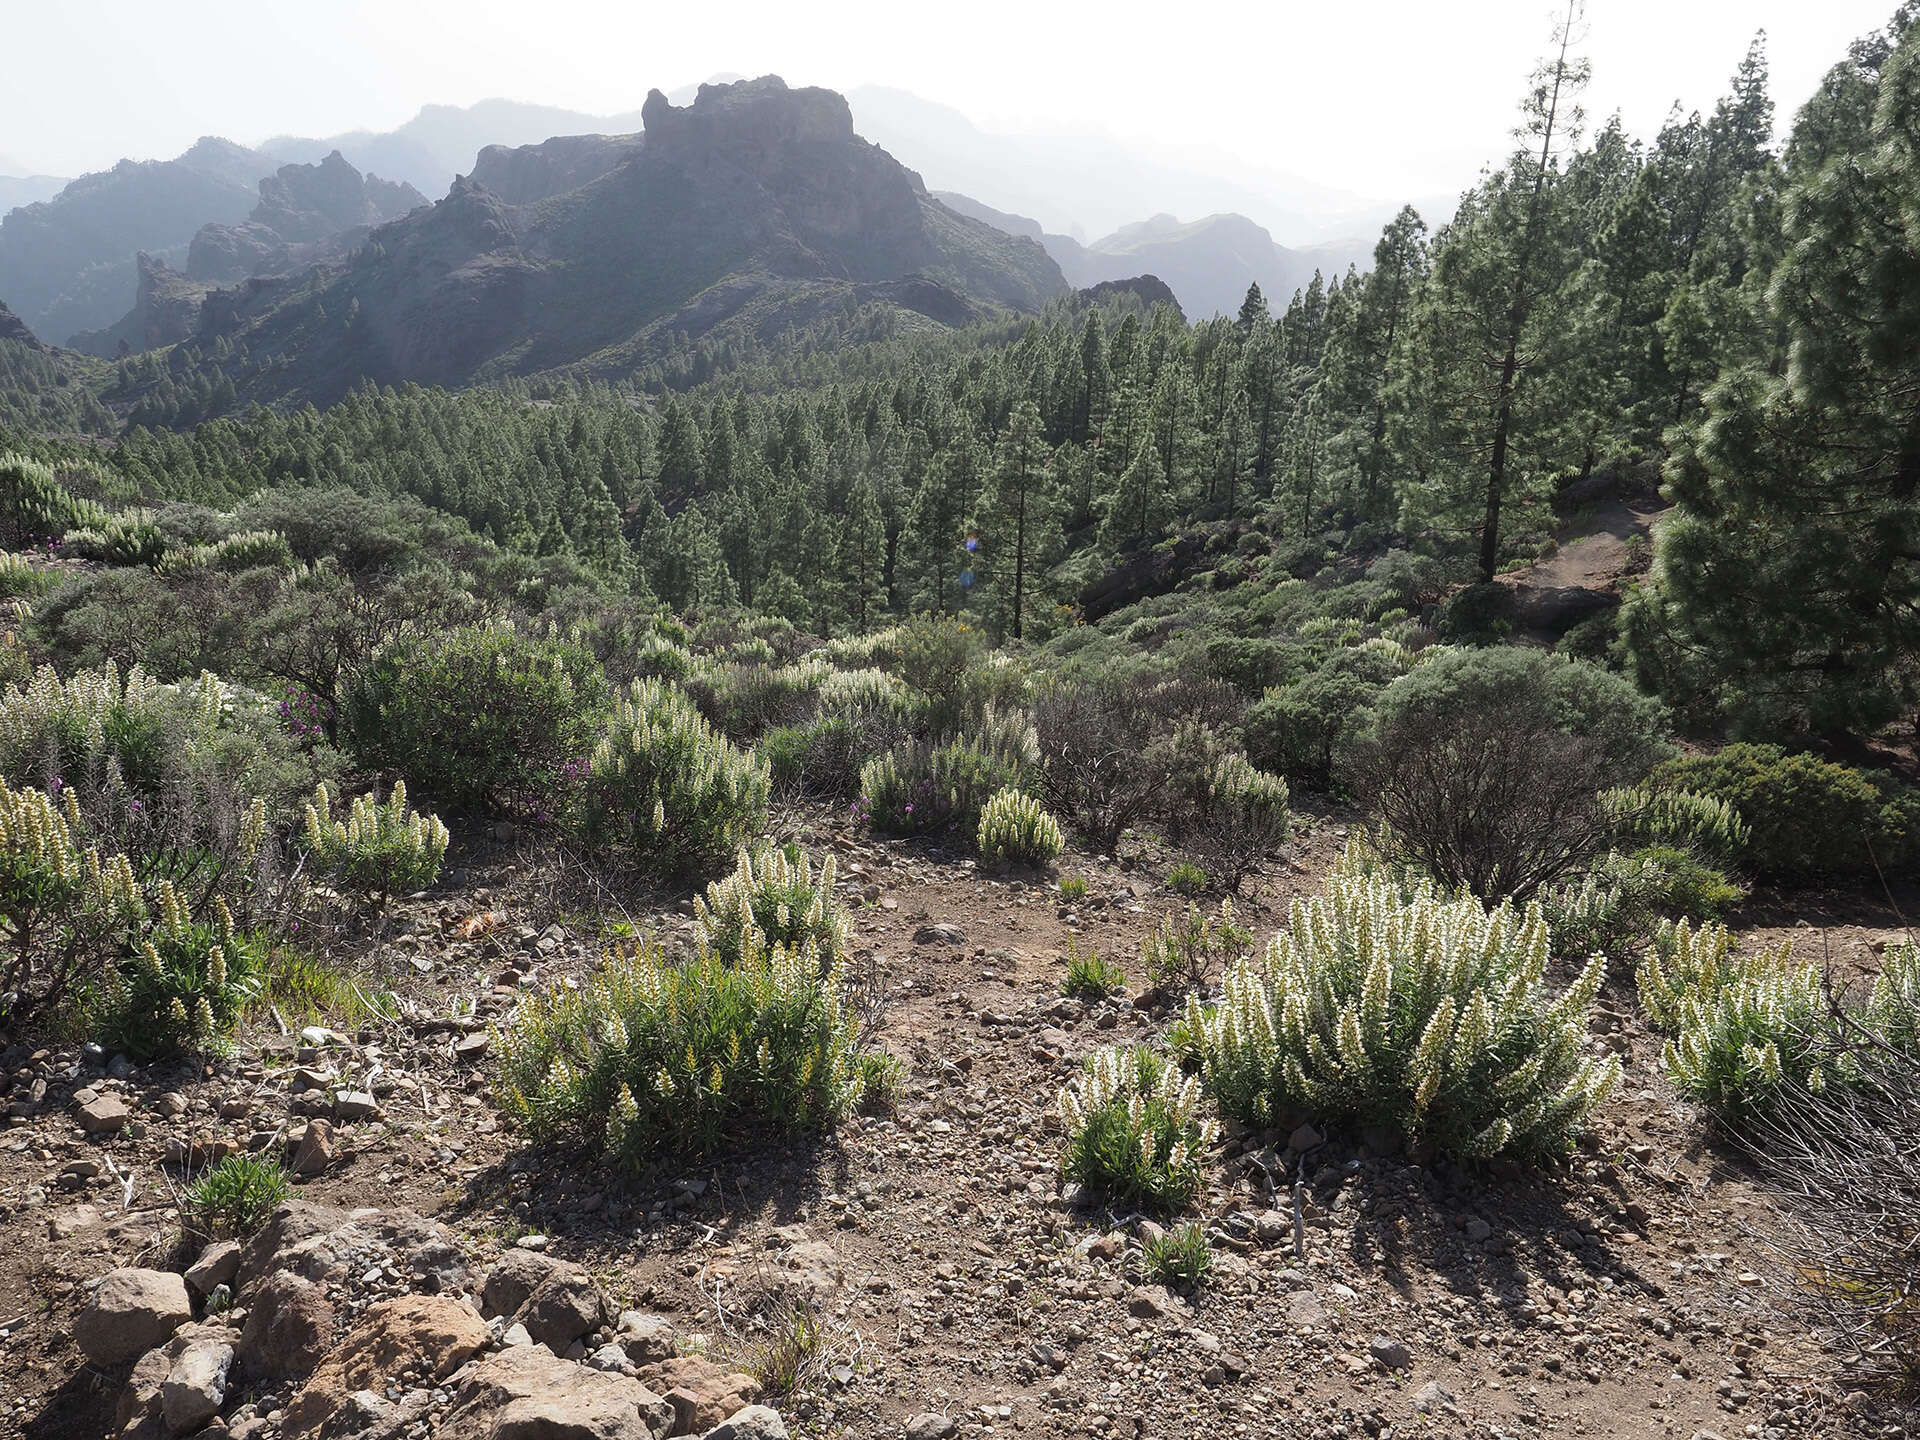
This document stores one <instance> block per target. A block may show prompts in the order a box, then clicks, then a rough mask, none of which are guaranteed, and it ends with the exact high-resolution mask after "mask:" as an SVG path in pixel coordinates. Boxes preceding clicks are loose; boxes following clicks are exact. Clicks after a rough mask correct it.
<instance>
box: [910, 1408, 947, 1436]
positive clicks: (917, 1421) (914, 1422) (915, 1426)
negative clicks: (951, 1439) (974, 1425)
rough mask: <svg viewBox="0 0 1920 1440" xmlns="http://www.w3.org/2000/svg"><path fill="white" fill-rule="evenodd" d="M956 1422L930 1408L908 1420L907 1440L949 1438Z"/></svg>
mask: <svg viewBox="0 0 1920 1440" xmlns="http://www.w3.org/2000/svg"><path fill="white" fill-rule="evenodd" d="M953 1431H954V1424H953V1421H951V1420H949V1419H948V1418H947V1417H946V1416H945V1415H942V1414H940V1413H939V1412H938V1411H936V1410H928V1411H924V1412H923V1413H921V1414H919V1415H916V1416H914V1417H913V1418H912V1419H911V1420H909V1421H907V1440H947V1437H948V1436H949V1435H951V1434H953Z"/></svg>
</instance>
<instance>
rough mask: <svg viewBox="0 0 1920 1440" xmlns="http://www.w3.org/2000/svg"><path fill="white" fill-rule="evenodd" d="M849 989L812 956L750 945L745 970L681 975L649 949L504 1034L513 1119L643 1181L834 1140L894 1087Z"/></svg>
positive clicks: (753, 934)
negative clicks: (659, 1170) (763, 1148)
mask: <svg viewBox="0 0 1920 1440" xmlns="http://www.w3.org/2000/svg"><path fill="white" fill-rule="evenodd" d="M844 986H845V967H844V963H843V962H834V963H829V964H826V965H822V964H821V956H820V954H819V952H818V951H817V950H816V949H815V947H814V946H813V944H812V943H811V942H810V941H809V942H807V943H804V944H802V945H800V946H798V947H795V948H788V947H785V946H772V947H769V946H767V945H766V944H765V943H764V942H763V941H762V940H761V938H760V934H759V931H758V930H753V931H749V932H747V934H746V936H745V938H744V942H743V945H742V948H741V952H740V955H739V957H738V958H737V959H736V960H735V961H734V963H733V964H731V965H729V964H725V963H723V962H722V961H721V959H720V957H719V956H718V955H716V954H714V953H713V952H712V951H710V950H703V953H702V954H701V955H700V957H699V958H698V959H697V960H694V961H692V962H689V963H685V964H682V963H676V962H675V961H673V960H671V959H669V958H668V957H667V956H666V955H665V954H664V953H663V952H662V951H661V949H660V948H659V946H658V945H656V944H654V943H652V942H651V941H648V942H646V943H643V944H640V945H638V946H635V947H633V948H631V949H628V950H625V951H622V952H619V953H616V954H614V955H612V956H610V957H609V958H608V960H607V963H606V964H605V966H604V967H603V968H602V969H601V970H600V972H599V973H598V974H597V975H595V976H594V977H593V978H592V979H591V980H590V981H588V982H587V983H586V984H584V985H582V986H579V987H577V988H574V987H566V988H560V989H555V990H552V991H550V992H548V993H547V994H545V995H543V996H538V997H535V998H532V999H530V1000H528V1001H527V1002H526V1003H525V1004H524V1005H523V1006H522V1007H521V1009H520V1011H519V1013H518V1014H517V1015H516V1016H515V1017H514V1019H513V1020H512V1021H511V1022H510V1023H508V1024H507V1025H505V1026H502V1027H500V1028H497V1029H496V1030H495V1031H494V1032H493V1039H494V1053H495V1055H496V1057H497V1060H498V1066H497V1071H496V1089H497V1092H498V1094H499V1096H500V1103H501V1107H502V1109H503V1110H504V1111H505V1112H506V1114H507V1115H508V1116H509V1118H511V1119H512V1120H513V1122H514V1123H515V1124H516V1125H518V1126H520V1127H521V1128H522V1129H523V1130H525V1132H526V1133H527V1135H528V1136H529V1138H531V1139H532V1140H533V1141H534V1142H535V1143H536V1144H548V1145H551V1144H566V1145H584V1146H586V1147H587V1148H589V1149H591V1150H594V1151H597V1152H599V1153H601V1154H604V1155H605V1156H606V1157H607V1158H608V1159H609V1160H612V1161H614V1162H616V1163H619V1164H624V1165H630V1166H638V1165H641V1164H644V1163H646V1162H648V1161H650V1160H652V1159H654V1158H656V1157H659V1156H662V1155H666V1156H675V1155H688V1154H700V1153H705V1152H708V1151H711V1150H713V1149H714V1148H715V1147H717V1146H720V1145H723V1144H727V1143H729V1142H733V1141H738V1140H743V1139H746V1138H748V1137H750V1136H753V1135H756V1134H762V1133H774V1134H781V1133H790V1132H795V1131H804V1130H817V1129H821V1128H824V1127H826V1126H829V1125H831V1124H833V1123H834V1122H835V1121H837V1120H838V1119H839V1118H840V1117H842V1116H843V1115H845V1114H846V1113H847V1112H848V1111H849V1110H851V1109H852V1108H853V1107H854V1106H855V1105H857V1104H859V1103H860V1101H861V1100H862V1098H863V1094H864V1089H865V1087H866V1085H868V1084H869V1083H873V1082H874V1081H875V1080H876V1079H878V1080H880V1081H883V1082H884V1081H885V1079H886V1078H887V1070H886V1067H884V1066H881V1065H875V1064H873V1063H871V1062H870V1061H869V1059H868V1057H867V1056H866V1055H864V1054H863V1052H862V1051H861V1050H860V1048H859V1023H858V1019H857V1017H856V1015H855V1013H854V1011H853V1009H852V1008H851V1007H850V1006H849V1005H848V1004H847V1003H846V999H845V996H844Z"/></svg>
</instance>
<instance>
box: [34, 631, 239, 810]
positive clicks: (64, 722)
mask: <svg viewBox="0 0 1920 1440" xmlns="http://www.w3.org/2000/svg"><path fill="white" fill-rule="evenodd" d="M209 686H212V688H211V689H209ZM175 701H176V695H175V693H174V692H173V691H172V690H171V688H170V687H166V686H162V685H160V684H158V683H157V682H156V681H155V680H154V679H153V678H152V677H151V676H149V675H148V674H146V672H145V671H143V670H141V669H140V667H139V666H137V665H136V666H135V667H134V668H133V669H131V670H129V671H128V672H127V674H126V678H125V679H124V680H123V679H122V678H121V676H120V672H119V669H118V668H117V667H116V666H115V665H114V663H113V662H112V661H111V660H109V661H108V662H107V663H106V666H105V667H104V668H103V669H100V670H83V671H81V672H80V673H78V674H77V675H75V676H73V677H72V678H71V679H70V680H67V681H64V682H63V681H62V680H61V679H60V677H59V676H58V675H56V674H55V673H54V670H53V667H52V666H51V665H42V666H41V667H40V668H39V669H38V670H36V671H35V672H34V676H33V679H32V680H31V681H29V682H28V683H27V684H26V685H24V686H12V687H10V688H9V689H8V690H7V692H6V694H5V696H4V697H0V774H5V775H6V776H7V777H8V778H9V779H11V780H13V781H14V782H15V783H18V782H21V781H25V780H40V781H43V782H44V783H47V784H56V785H59V786H62V787H64V786H68V785H72V784H75V783H77V782H79V781H81V780H82V779H84V778H89V777H93V778H97V777H99V776H101V775H103V774H104V772H105V770H106V769H107V767H108V766H109V765H111V766H113V767H114V768H115V769H117V770H118V772H119V774H120V777H121V779H122V780H124V781H125V783H126V784H127V785H128V786H129V787H131V788H132V789H133V790H134V791H135V792H136V793H140V794H151V793H153V792H154V791H155V790H156V789H158V788H159V786H160V784H161V782H162V781H163V779H164V778H165V770H166V754H167V750H168V747H169V739H170V737H169V733H168V732H169V728H170V727H171V726H172V725H173V724H174V723H175V721H176V718H179V719H180V720H182V721H183V722H184V723H186V724H188V725H190V726H191V727H192V728H196V729H199V730H202V731H204V730H210V729H212V728H213V727H214V726H216V725H217V724H218V722H219V709H220V696H219V692H218V688H217V685H213V681H212V677H211V676H206V677H203V679H202V681H201V684H200V686H199V687H198V688H197V689H196V691H195V692H194V694H193V697H192V706H193V713H192V714H191V715H188V716H179V715H178V712H177V710H176V705H175Z"/></svg>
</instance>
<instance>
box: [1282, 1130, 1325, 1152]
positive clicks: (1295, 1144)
mask: <svg viewBox="0 0 1920 1440" xmlns="http://www.w3.org/2000/svg"><path fill="white" fill-rule="evenodd" d="M1326 1140H1327V1137H1326V1136H1324V1135H1322V1134H1321V1133H1320V1132H1319V1131H1318V1130H1316V1129H1314V1128H1313V1126H1311V1125H1301V1126H1299V1127H1298V1128H1296V1129H1295V1130H1294V1132H1293V1134H1291V1135H1289V1136H1288V1137H1287V1148H1288V1149H1289V1150H1293V1151H1297V1152H1299V1153H1301V1154H1305V1153H1306V1152H1307V1151H1309V1150H1311V1149H1313V1148H1314V1147H1315V1146H1318V1145H1324V1144H1325V1143H1326Z"/></svg>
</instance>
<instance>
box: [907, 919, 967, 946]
mask: <svg viewBox="0 0 1920 1440" xmlns="http://www.w3.org/2000/svg"><path fill="white" fill-rule="evenodd" d="M913 943H914V944H916V945H964V944H966V943H967V932H966V931H964V930H962V929H961V928H960V927H959V926H958V925H947V924H944V923H941V924H934V925H922V926H921V927H920V928H919V929H918V930H916V931H914V932H913Z"/></svg>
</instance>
